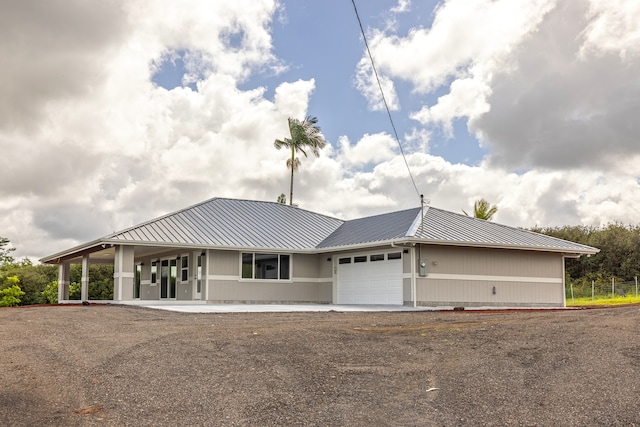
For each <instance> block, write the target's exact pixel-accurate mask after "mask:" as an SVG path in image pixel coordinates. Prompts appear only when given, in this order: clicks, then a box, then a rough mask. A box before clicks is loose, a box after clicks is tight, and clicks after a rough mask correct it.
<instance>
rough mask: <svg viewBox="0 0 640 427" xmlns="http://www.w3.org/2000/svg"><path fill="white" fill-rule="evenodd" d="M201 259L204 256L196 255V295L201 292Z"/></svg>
mask: <svg viewBox="0 0 640 427" xmlns="http://www.w3.org/2000/svg"><path fill="white" fill-rule="evenodd" d="M202 258H204V255H198V264H197V269H196V293H198V294H199V293H200V292H202Z"/></svg>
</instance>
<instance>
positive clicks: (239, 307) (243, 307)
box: [144, 304, 452, 313]
mask: <svg viewBox="0 0 640 427" xmlns="http://www.w3.org/2000/svg"><path fill="white" fill-rule="evenodd" d="M144 306H145V307H147V308H153V309H158V310H169V311H178V312H182V313H293V312H328V311H338V312H350V311H358V312H380V311H434V310H443V309H444V310H446V309H447V307H438V308H434V307H405V306H401V305H330V304H193V305H188V304H144ZM449 309H452V308H449Z"/></svg>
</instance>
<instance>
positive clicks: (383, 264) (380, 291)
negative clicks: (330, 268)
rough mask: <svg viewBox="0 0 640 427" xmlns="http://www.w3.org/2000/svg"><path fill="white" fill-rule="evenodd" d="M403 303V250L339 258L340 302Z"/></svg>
mask: <svg viewBox="0 0 640 427" xmlns="http://www.w3.org/2000/svg"><path fill="white" fill-rule="evenodd" d="M402 303H403V298H402V252H391V253H372V254H367V255H356V256H346V255H345V256H342V257H339V258H338V304H394V305H402Z"/></svg>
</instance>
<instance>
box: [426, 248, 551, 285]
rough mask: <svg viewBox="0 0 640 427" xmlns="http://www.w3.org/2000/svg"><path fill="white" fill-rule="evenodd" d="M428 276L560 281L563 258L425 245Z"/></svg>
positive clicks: (547, 254) (529, 253) (539, 253)
mask: <svg viewBox="0 0 640 427" xmlns="http://www.w3.org/2000/svg"><path fill="white" fill-rule="evenodd" d="M422 258H426V259H427V266H428V271H429V273H439V274H462V275H490V276H515V277H523V276H524V277H549V278H561V277H562V274H563V264H562V255H561V254H558V253H552V252H536V251H522V250H509V249H485V248H465V247H455V246H434V245H424V246H423V247H422Z"/></svg>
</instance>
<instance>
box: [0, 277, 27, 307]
mask: <svg viewBox="0 0 640 427" xmlns="http://www.w3.org/2000/svg"><path fill="white" fill-rule="evenodd" d="M12 279H13V280H12ZM18 281H19V280H18V278H17V277H16V276H12V277H9V282H10V283H11V282H18ZM23 296H24V292H22V289H20V286H18V285H13V286H11V287H8V288H5V289H2V290H0V307H14V306H16V305H19V304H20V298H22V297H23Z"/></svg>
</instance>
